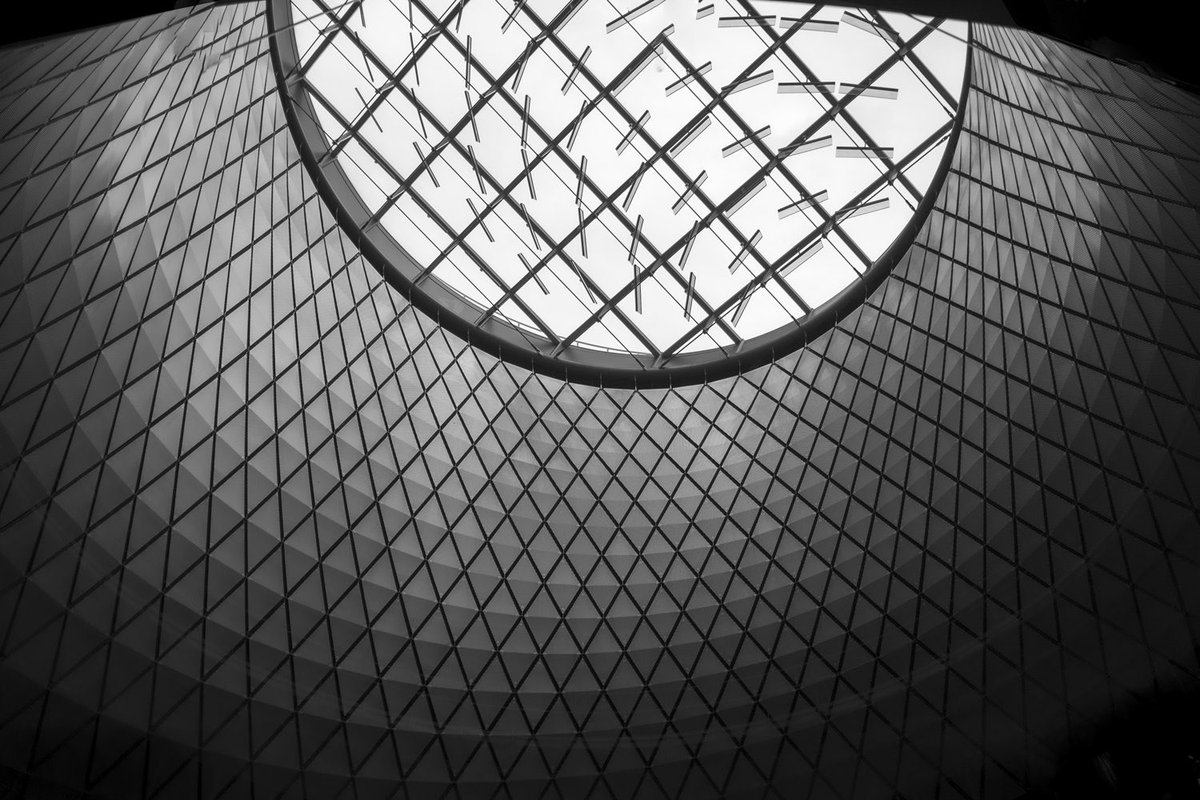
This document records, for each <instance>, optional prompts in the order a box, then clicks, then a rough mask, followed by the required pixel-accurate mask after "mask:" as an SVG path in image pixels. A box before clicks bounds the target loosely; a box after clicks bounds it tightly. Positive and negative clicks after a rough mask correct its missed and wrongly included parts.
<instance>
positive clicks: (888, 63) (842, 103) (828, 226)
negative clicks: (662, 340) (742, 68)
mask: <svg viewBox="0 0 1200 800" xmlns="http://www.w3.org/2000/svg"><path fill="white" fill-rule="evenodd" d="M794 30H797V27H796V26H793V27H792V28H789V32H790V31H794ZM933 30H934V27H933V25H932V23H930V24H927V25H926V26H925V28H923V29H922V30H921V31H920V32H919V33H918V34H917V35H916V36H914V37H913V38H912V39H910V40H909V41H908V42H906V43H905V44H904V45H903V46H902V47H901V48H899V49H898V50H896V52H894V53H893V54H892V55H891V56H889V57H888V58H887V59H885V60H884V61H883V62H882V63H881V64H879V66H877V67H876V68H875V69H874V70H873V71H872V72H871V74H870V75H869V76H868V77H867V79H866V82H867V83H871V82H873V81H875V80H876V79H877V78H878V77H879V76H880V75H882V74H883V73H884V72H886V71H887V70H888V69H890V68H891V67H892V66H893V65H894V64H895V63H897V62H898V61H900V60H901V59H902V58H903V57H904V54H905V53H906V52H907V51H908V50H910V49H911V48H912V47H915V46H916V44H917V43H918V42H920V41H921V40H922V39H924V38H925V37H926V36H928V35H929V34H930V33H931V32H932V31H933ZM786 36H787V34H785V35H784V37H783V38H784V39H786ZM667 47H668V48H670V49H671V51H672V54H673V55H675V57H676V58H678V59H680V61H681V62H682V63H684V64H688V63H689V62H688V61H687V60H686V57H685V56H684V55H683V54H682V53H680V52H679V51H678V49H677V48H675V47H674V46H673V45H672V44H671V43H670V42H667ZM695 82H696V83H698V84H701V85H703V86H704V88H705V89H706V90H707V91H708V92H709V94H711V95H713V96H714V97H717V96H719V93H718V92H717V91H716V90H715V89H714V88H713V86H712V84H710V83H709V82H708V81H707V80H706V79H705V78H704V76H702V75H698V76H697V78H696V81H695ZM856 96H857V95H847V96H846V97H844V98H842V99H841V100H839V101H837V103H835V104H834V105H833V106H831V107H830V108H829V109H827V110H826V111H825V113H824V114H822V115H821V117H819V118H818V119H817V120H815V121H814V122H813V123H812V124H811V125H810V126H809V127H808V128H807V129H806V130H805V131H804V132H803V133H801V134H800V135H799V136H797V137H796V138H795V139H793V142H797V143H798V142H803V141H804V140H806V139H807V138H808V137H809V136H811V135H812V134H813V133H815V132H816V131H817V130H819V129H820V128H821V126H823V125H824V124H825V123H826V122H828V121H829V120H831V119H833V118H834V117H836V116H837V115H838V114H840V113H841V111H842V110H843V109H844V108H845V107H846V106H847V105H848V104H849V103H850V102H851V101H852V100H853V99H854V98H855V97H856ZM722 106H723V110H725V111H726V113H727V114H729V115H730V117H731V118H732V119H733V120H734V121H735V122H736V123H737V124H738V125H740V126H741V128H742V129H743V130H744V131H746V132H747V133H750V132H751V131H750V128H749V126H747V125H746V124H745V122H744V121H743V120H742V119H741V118H740V117H739V116H738V115H737V114H736V112H734V111H733V110H732V109H731V108H728V105H727V104H725V103H724V102H722ZM951 122H953V120H951ZM944 131H945V127H944V126H943V128H942V129H940V131H939V134H937V135H940V133H942V132H944ZM931 138H934V137H931ZM755 141H756V142H757V143H758V146H759V147H760V148H761V149H762V150H764V151H765V152H766V154H767V156H768V161H767V163H766V164H765V165H763V166H762V167H760V168H759V169H758V171H757V172H756V173H755V175H754V176H752V177H751V178H750V179H749V180H748V181H746V182H745V183H743V184H742V187H747V188H748V187H751V186H753V185H754V184H753V181H755V179H760V180H761V179H763V178H764V177H765V175H766V174H767V173H768V172H769V171H770V170H771V169H772V168H773V166H774V165H775V164H776V162H777V161H778V167H779V169H780V171H781V173H782V174H783V175H784V176H785V177H787V178H788V179H789V182H791V183H792V184H793V186H795V188H797V189H799V190H800V191H801V192H802V193H804V194H805V195H807V194H808V192H807V190H805V188H804V186H803V185H802V184H801V183H800V182H799V180H798V179H797V178H796V177H795V176H794V175H792V173H791V171H790V170H788V169H787V168H786V167H784V166H783V159H782V158H780V157H779V155H778V154H777V155H774V156H772V155H770V151H769V150H768V149H767V148H766V146H765V145H763V144H762V143H761V142H758V140H755ZM925 147H926V145H924V144H923V145H922V146H921V147H920V148H918V149H917V150H914V151H913V152H918V151H919V150H921V149H924V148H925ZM780 152H783V151H782V150H781V151H780ZM910 156H911V153H910ZM908 160H911V159H905V161H908ZM897 171H898V168H896V169H893V170H889V171H888V172H885V173H883V174H882V175H881V176H880V179H884V180H880V179H877V180H876V181H875V182H873V183H872V184H871V186H872V187H878V186H880V185H882V183H886V182H887V180H890V179H891V178H892V177H893V175H894V173H896V172H897ZM744 190H745V189H744V188H739V189H738V190H736V191H735V192H734V193H733V194H732V195H730V196H731V197H735V196H738V195H740V194H741V193H742V191H744ZM697 194H699V193H697ZM859 196H860V197H862V196H865V194H860V195H859ZM813 208H814V210H815V211H817V213H818V214H820V215H821V216H822V217H824V218H825V221H824V224H823V225H822V226H821V228H818V229H817V232H823V234H824V235H828V233H830V232H836V233H837V234H838V236H839V237H840V238H841V239H842V240H843V241H844V242H845V243H846V244H847V245H848V246H849V247H850V248H851V250H852V251H853V252H854V254H855V255H856V256H858V258H859V259H860V260H862V261H863V262H864V263H866V264H870V263H871V259H869V258H867V257H866V254H865V253H864V252H862V250H861V248H859V246H858V244H857V243H856V242H855V241H854V240H853V238H851V237H850V236H849V234H847V233H846V232H845V231H844V230H842V227H841V225H839V224H838V222H837V219H836V218H835V217H831V216H830V215H829V214H828V213H827V212H826V211H825V210H824V208H822V207H821V206H819V205H815V206H813ZM715 216H716V215H715V214H713V213H710V214H709V215H708V219H709V220H710V221H711V219H713V218H714V217H715ZM814 233H815V232H814ZM812 238H813V236H812V235H810V236H809V237H806V239H805V241H810V240H811V239H812ZM799 251H800V249H799V248H798V247H797V248H792V250H791V251H789V252H799ZM759 261H760V262H761V261H762V259H761V256H760V257H759ZM764 266H766V267H767V268H768V270H769V271H770V273H771V274H772V275H774V274H775V272H776V270H774V269H772V268H771V266H770V265H766V264H764ZM752 282H753V281H752ZM776 284H777V285H779V286H783V287H786V289H787V291H788V294H789V295H794V291H793V290H792V289H791V287H790V286H788V285H787V283H786V282H784V281H782V280H777V281H776ZM748 286H749V285H748ZM744 292H745V290H743V292H740V293H739V294H738V295H734V297H732V298H730V300H733V299H737V298H739V297H740V296H741V295H742V294H743V293H744ZM729 307H730V301H726V302H725V303H723V304H722V308H723V309H724V310H728V308H729ZM806 307H807V304H806V303H803V302H801V308H806ZM713 317H714V315H712V314H710V315H709V317H708V318H705V319H704V320H701V321H700V322H699V323H698V324H697V325H696V326H694V327H693V329H692V330H693V331H695V332H698V331H702V330H704V328H705V327H707V325H709V324H711V323H712V321H713ZM693 335H694V334H693ZM685 341H686V340H681V341H679V342H676V343H675V344H673V345H672V346H671V347H669V348H667V350H666V351H665V352H666V353H667V354H668V357H669V355H671V354H672V353H671V351H672V350H673V349H677V348H678V347H679V346H681V344H682V343H684V342H685Z"/></svg>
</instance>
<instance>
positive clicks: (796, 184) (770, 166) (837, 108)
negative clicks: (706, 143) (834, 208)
mask: <svg viewBox="0 0 1200 800" xmlns="http://www.w3.org/2000/svg"><path fill="white" fill-rule="evenodd" d="M798 27H799V26H792V27H791V28H789V31H795V30H798ZM785 36H786V34H785ZM671 49H672V51H673V52H674V53H675V56H676V58H678V59H680V61H682V62H683V63H685V64H688V65H689V66H690V63H689V62H688V61H687V60H686V56H684V54H683V53H682V52H679V51H678V50H677V49H676V48H674V47H672V48H671ZM877 71H878V70H877ZM694 83H696V84H698V85H700V86H703V87H704V89H705V90H706V91H707V92H708V93H709V94H711V95H712V96H713V97H714V98H716V99H717V103H718V105H719V106H720V107H721V110H722V111H724V112H725V113H726V114H727V115H728V116H729V118H730V119H731V120H733V122H734V123H735V124H736V125H737V126H738V127H739V128H741V130H742V132H743V133H744V134H746V135H748V136H750V138H751V140H752V141H753V142H754V143H755V144H757V145H758V148H759V150H760V151H761V152H762V153H763V155H765V156H766V157H767V163H766V164H764V165H763V166H761V167H759V168H758V170H757V171H756V172H755V173H754V175H753V176H751V177H750V178H749V179H748V180H747V181H745V182H744V183H742V186H741V187H739V188H738V189H737V190H735V191H734V192H733V194H731V195H730V197H736V196H738V195H740V194H741V193H742V191H744V190H745V189H749V188H751V187H753V186H754V185H755V183H757V182H758V181H760V180H765V179H766V177H767V175H769V174H770V173H771V171H772V170H774V169H778V171H779V174H780V175H782V176H783V177H784V178H785V179H787V182H788V183H790V184H792V188H794V189H796V190H797V191H799V192H800V193H801V196H803V197H810V196H811V194H812V193H811V192H809V191H808V189H806V188H805V186H804V184H802V183H801V182H800V179H799V178H797V177H796V176H795V175H793V174H792V172H791V170H789V169H788V168H787V167H786V166H785V165H784V158H783V157H781V156H780V154H781V153H783V152H784V150H780V151H779V153H776V154H774V155H772V154H771V150H770V148H768V147H767V146H766V145H765V144H763V143H762V141H761V140H760V139H758V138H757V137H755V136H754V135H753V134H754V129H753V128H751V127H750V126H749V125H747V124H746V121H745V120H743V119H742V117H741V115H740V114H738V113H737V112H736V111H735V110H734V109H733V107H732V106H731V105H729V103H728V102H726V100H725V98H724V97H723V96H721V93H720V92H719V91H718V90H717V89H716V88H715V87H714V86H713V85H712V84H711V83H709V82H708V79H707V78H705V77H704V76H703V75H697V76H696V80H695V81H694ZM854 97H855V95H848V96H847V97H846V98H845V99H843V100H841V101H839V102H838V103H837V104H835V105H834V106H832V107H830V108H829V109H828V110H827V111H826V112H825V113H824V114H822V115H821V117H820V118H818V119H817V120H816V121H815V122H813V123H812V125H810V126H809V127H808V128H807V129H806V130H805V131H804V132H803V133H802V134H800V135H799V136H797V137H796V138H795V139H794V140H793V142H794V143H799V142H803V141H805V140H806V139H808V137H809V136H811V135H812V134H814V133H816V132H817V131H818V130H820V128H821V126H822V125H824V124H825V123H826V122H828V121H829V120H832V119H834V118H835V117H837V116H839V115H840V114H841V112H842V110H843V109H844V107H845V106H846V105H848V104H849V102H850V100H852V99H853V98H854ZM784 149H787V148H784ZM699 194H700V192H697V195H699ZM812 208H813V210H814V211H816V212H817V213H818V214H819V215H820V216H822V217H824V222H825V224H826V225H828V224H830V223H831V222H833V218H832V217H831V216H830V215H829V214H828V213H827V212H826V211H825V210H824V208H822V207H821V206H820V205H819V204H814V205H813V206H812ZM710 216H712V217H713V218H715V216H722V217H723V214H717V215H710ZM728 225H729V227H730V228H731V229H732V228H733V225H732V223H728ZM835 230H837V232H838V234H839V235H840V236H841V237H842V238H843V239H844V240H845V241H846V244H847V245H848V246H849V247H850V249H851V250H852V251H853V252H854V254H855V255H856V256H858V258H859V259H860V260H861V261H862V262H863V263H864V264H870V263H871V259H869V258H867V255H866V253H864V252H863V251H862V249H861V248H859V246H858V243H857V242H855V241H854V240H853V239H852V238H851V237H850V236H849V235H848V234H846V233H844V232H843V231H842V230H841V228H840V226H835ZM744 244H745V242H743V245H744ZM754 253H755V256H756V259H757V260H758V261H759V262H760V263H761V264H763V265H764V266H765V265H766V264H767V262H766V260H765V259H764V258H763V257H762V255H761V254H760V253H758V252H757V251H756V250H755V251H754ZM781 283H782V281H781ZM801 307H803V304H802V305H801Z"/></svg>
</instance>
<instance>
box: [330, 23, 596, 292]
mask: <svg viewBox="0 0 1200 800" xmlns="http://www.w3.org/2000/svg"><path fill="white" fill-rule="evenodd" d="M317 2H320V0H317ZM577 2H578V3H582V2H585V0H577ZM393 5H394V4H393ZM414 5H417V6H420V9H421V13H422V14H424V15H425V16H427V17H429V18H430V19H432V18H433V15H431V14H430V13H429V11H428V10H427V9H426V8H425V7H424V5H423V4H421V3H419V2H418V3H414ZM569 9H570V6H568V7H567V8H566V9H564V12H569ZM561 13H562V12H560V16H561ZM443 30H444V29H443ZM447 38H448V40H449V41H451V42H453V43H454V45H455V46H456V47H458V48H459V49H460V50H462V51H463V52H464V57H465V50H464V49H463V47H462V43H461V42H459V41H458V40H457V39H456V38H455V37H453V36H451V37H447ZM365 54H366V55H367V56H368V57H369V58H370V59H371V61H373V62H374V63H375V65H376V66H377V67H378V68H379V70H380V72H382V73H383V74H384V75H386V76H388V81H389V83H388V85H387V86H386V87H385V88H387V89H388V90H390V89H393V88H396V89H400V91H401V92H402V93H404V92H405V89H404V87H403V86H401V85H400V84H399V83H398V82H397V81H398V80H399V78H400V77H402V75H401V74H400V73H396V74H393V73H392V72H391V71H390V70H389V69H388V68H387V65H385V64H384V63H383V62H382V61H380V60H379V59H378V57H377V56H375V54H374V53H373V52H369V51H368V52H366V53H365ZM471 63H472V64H475V65H478V71H479V72H480V74H481V75H483V76H484V77H485V78H487V75H488V73H487V71H486V70H484V69H483V68H482V65H479V63H478V61H477V59H474V58H472V59H471ZM519 66H520V62H519V61H517V62H514V63H513V64H511V65H510V66H509V67H508V69H506V70H505V71H504V72H503V73H502V74H501V76H500V78H499V79H497V80H492V79H490V78H487V79H488V81H489V83H490V85H489V87H488V89H487V90H486V91H484V92H481V93H480V96H479V100H478V101H477V103H476V104H475V105H474V106H473V107H472V108H471V109H470V110H469V111H468V114H467V116H465V117H463V119H461V120H459V121H458V122H457V123H455V124H454V125H453V126H452V127H450V128H443V127H442V126H441V125H440V124H439V123H438V122H437V120H435V119H434V118H433V117H432V115H425V112H424V107H423V106H422V105H421V104H420V102H419V101H418V100H417V99H416V96H415V94H414V95H412V96H409V95H408V94H405V98H406V99H408V100H409V101H410V102H412V103H413V105H414V106H416V107H417V111H418V113H419V114H423V115H425V116H428V117H429V119H430V121H431V122H433V123H434V125H435V127H436V128H438V129H439V130H442V131H444V134H443V138H442V141H441V142H438V144H436V145H433V146H431V147H430V152H429V156H428V157H425V158H422V160H421V163H420V164H418V165H417V166H416V167H415V168H414V169H413V171H412V172H411V173H410V174H409V177H408V178H407V179H406V180H403V181H399V180H398V181H397V183H399V184H400V188H398V189H397V190H396V191H395V192H394V193H392V194H390V195H389V196H388V198H387V200H386V201H385V202H384V204H383V205H382V206H380V209H379V210H378V211H376V212H375V213H374V214H372V216H371V219H370V220H368V222H367V223H366V225H367V226H369V225H371V224H373V223H376V222H378V221H379V219H380V218H382V216H383V214H384V213H385V212H386V211H387V210H388V209H390V208H391V207H392V206H393V205H395V203H396V201H397V200H399V199H400V198H401V197H403V196H404V194H405V193H406V192H407V191H408V187H409V186H410V185H411V184H412V183H413V182H414V181H416V179H417V177H418V176H419V175H420V173H421V171H423V170H428V169H429V165H430V164H432V163H433V162H434V161H436V160H437V156H438V155H439V154H440V153H441V151H442V150H443V149H445V147H446V146H447V145H449V144H451V142H452V141H454V142H455V143H457V141H456V140H457V136H458V133H459V132H460V131H461V130H462V129H463V128H465V127H466V125H467V124H468V122H469V120H470V118H471V117H472V116H473V115H474V114H475V113H476V112H478V111H480V110H482V109H483V108H484V107H485V106H486V105H487V104H488V103H489V102H491V98H492V95H494V94H495V93H496V92H497V91H501V90H502V86H503V84H504V83H505V82H506V81H507V80H508V78H509V77H510V76H511V75H512V74H513V73H514V72H516V70H517V69H519ZM346 132H351V131H350V130H349V127H348V126H347V131H346ZM351 133H352V132H351ZM356 138H357V137H356ZM359 142H360V143H364V144H365V142H364V140H363V139H361V138H359ZM458 149H459V155H462V148H461V147H459V148H458ZM329 155H330V156H332V155H335V152H334V151H333V150H332V149H331V150H330V153H329ZM539 160H540V156H539ZM537 163H538V162H537V161H535V162H534V165H535V166H536V164H537ZM460 177H461V176H460ZM521 177H522V178H523V177H524V173H522V174H521ZM493 183H494V184H495V185H496V186H497V187H499V184H498V183H496V182H495V181H493ZM512 188H515V187H513V186H510V187H508V188H507V189H504V190H500V191H499V194H500V195H501V196H503V195H505V194H507V193H508V192H509V191H511V190H512ZM492 206H494V203H489V204H488V207H489V208H490V207H492ZM473 227H474V223H471V225H470V226H469V227H468V228H467V229H466V230H464V232H463V235H464V236H465V234H466V232H467V231H469V230H470V229H471V228H473ZM543 238H545V239H546V241H550V237H543ZM450 249H453V248H452V247H451V248H450ZM440 258H441V256H439V257H438V259H437V260H435V263H434V264H431V265H430V267H428V268H426V270H424V271H423V272H422V274H421V275H419V276H418V278H417V280H418V281H419V280H420V279H421V278H422V277H424V274H425V273H426V272H428V271H429V270H431V269H432V268H433V267H434V266H436V263H437V262H438V261H440Z"/></svg>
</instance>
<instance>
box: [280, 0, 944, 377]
mask: <svg viewBox="0 0 1200 800" xmlns="http://www.w3.org/2000/svg"><path fill="white" fill-rule="evenodd" d="M272 21H273V25H274V26H275V29H276V32H277V34H278V33H282V34H284V35H282V36H280V35H277V36H276V37H274V38H275V40H276V56H277V59H278V60H277V67H278V69H279V71H280V76H281V79H282V81H283V85H284V87H285V94H286V95H287V96H288V99H289V108H288V111H289V115H290V117H291V119H292V122H293V125H294V126H296V127H297V128H298V129H299V132H300V137H299V138H300V140H301V144H302V146H303V147H304V148H306V156H307V157H308V159H309V160H310V165H311V166H313V167H314V169H315V170H316V172H317V174H318V178H319V182H320V183H321V185H322V187H323V191H324V192H325V194H326V197H327V198H328V199H331V200H332V201H333V202H334V203H335V204H336V205H337V207H338V209H339V211H340V212H341V216H342V221H343V224H344V225H348V226H349V227H350V228H351V229H352V231H353V233H354V234H355V237H356V240H357V241H358V242H359V243H360V244H361V245H363V246H364V250H365V251H366V252H368V254H369V255H370V256H371V257H372V261H373V262H375V263H376V266H378V267H380V268H381V269H382V270H383V271H384V272H385V274H387V275H388V276H389V277H390V278H391V279H393V282H394V283H395V284H396V285H397V286H399V287H400V288H401V289H403V290H406V291H408V292H409V293H410V296H413V297H414V300H420V302H421V304H422V305H423V307H424V308H425V309H426V310H427V311H432V312H433V313H435V314H436V315H437V316H438V317H439V319H442V320H443V321H444V322H452V323H454V324H453V325H452V327H456V328H457V330H458V332H459V333H464V332H465V335H466V336H467V337H471V336H472V335H474V337H475V338H474V340H475V341H476V342H477V343H481V344H484V345H491V346H492V347H493V348H494V349H496V350H498V351H499V352H500V353H501V355H504V356H506V357H509V358H512V359H514V360H517V361H520V362H522V363H525V364H532V365H534V366H535V367H541V368H544V369H548V370H550V371H557V372H561V373H563V374H565V375H566V376H568V377H571V376H572V375H574V376H576V377H578V376H583V377H584V378H585V379H588V380H591V381H593V382H597V381H599V382H603V381H604V377H605V374H608V375H609V378H610V380H611V381H612V382H613V383H620V382H622V381H625V382H628V380H629V378H630V376H633V377H634V378H636V377H637V376H641V377H642V380H643V382H644V383H646V384H650V383H654V382H656V380H658V381H660V382H666V380H670V379H671V378H670V376H671V374H672V373H673V374H674V375H675V377H678V376H680V375H685V374H686V375H687V376H689V377H691V378H694V379H697V380H699V379H702V377H701V376H705V375H707V376H710V377H711V375H716V374H721V373H722V372H726V373H727V372H729V371H731V370H730V368H729V364H730V363H739V362H738V360H739V359H743V360H744V359H745V358H746V357H747V356H748V354H749V353H750V352H751V351H754V352H756V353H760V354H761V353H763V352H766V351H768V350H769V351H770V353H771V355H772V356H774V355H778V354H779V353H778V352H777V349H778V348H777V346H778V344H779V343H780V342H783V341H786V342H789V343H791V344H790V345H789V346H790V347H794V346H798V345H799V344H800V343H802V342H803V341H804V339H805V336H806V335H811V334H812V331H811V330H807V331H806V326H807V327H810V328H811V327H812V325H814V324H815V323H814V321H819V320H821V319H825V318H832V317H836V316H838V315H840V313H842V312H843V311H844V309H837V310H835V311H834V312H833V313H831V312H830V307H831V305H833V304H836V303H839V302H841V303H845V302H847V300H846V298H848V297H853V298H857V299H861V297H862V296H863V295H864V294H865V291H857V292H855V291H853V289H854V288H855V287H859V288H860V289H861V288H862V285H864V284H867V283H870V281H869V280H868V278H869V277H870V275H871V273H872V270H875V271H876V272H877V271H878V270H879V269H880V268H881V267H880V265H881V262H883V261H888V258H885V256H887V255H889V254H891V255H892V256H894V254H895V251H896V249H897V247H896V246H897V244H903V245H905V246H906V245H907V241H906V240H905V238H904V237H905V234H906V233H907V234H908V236H909V238H911V234H912V232H913V231H914V230H915V226H916V224H917V223H918V222H919V219H917V217H918V216H919V212H920V211H923V210H924V208H925V206H927V205H928V203H926V204H924V205H923V204H922V200H923V198H924V197H925V195H926V193H928V192H929V191H930V190H931V189H933V188H936V186H935V185H934V183H935V181H936V180H938V179H940V173H941V171H942V169H943V167H944V165H945V159H944V158H943V156H944V154H945V152H944V151H945V150H946V147H947V143H948V142H949V141H950V140H951V138H952V137H953V135H954V134H955V132H956V120H957V118H958V107H959V104H960V95H961V93H962V83H963V78H964V74H965V71H964V70H965V67H964V63H965V59H966V52H967V35H968V31H967V24H966V23H965V22H956V21H948V20H929V19H924V18H917V17H913V16H909V15H901V14H891V13H886V12H877V11H871V10H855V9H846V8H841V7H833V6H820V5H807V4H800V3H792V2H782V1H781V0H758V1H754V0H568V2H563V1H562V0H515V2H513V0H449V2H447V0H365V2H357V0H355V1H354V2H348V3H342V4H337V5H331V4H328V3H326V2H325V1H324V0H276V1H275V5H274V7H273V8H272ZM288 30H290V31H291V32H292V34H293V35H288V34H287V31H288ZM893 260H894V258H893ZM884 266H888V267H889V268H890V265H884ZM877 282H878V281H877V280H876V281H875V283H877ZM857 299H856V300H855V302H857ZM827 326H828V324H827V322H826V323H825V327H827ZM768 357H769V356H768ZM731 359H732V362H731ZM761 360H764V359H762V358H760V361H761ZM735 368H736V367H735ZM664 376H666V377H665V378H664Z"/></svg>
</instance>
